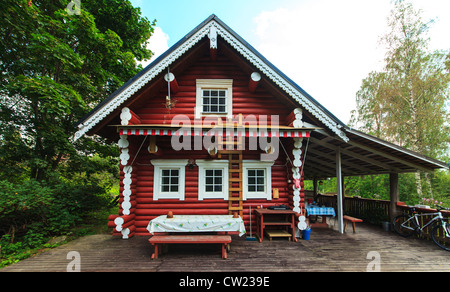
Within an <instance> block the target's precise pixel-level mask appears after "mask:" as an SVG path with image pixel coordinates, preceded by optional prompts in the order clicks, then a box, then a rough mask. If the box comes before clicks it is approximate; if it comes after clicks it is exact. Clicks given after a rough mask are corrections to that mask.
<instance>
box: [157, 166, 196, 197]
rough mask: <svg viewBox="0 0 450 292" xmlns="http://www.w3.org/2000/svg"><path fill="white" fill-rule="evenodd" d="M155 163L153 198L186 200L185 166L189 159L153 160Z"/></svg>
mask: <svg viewBox="0 0 450 292" xmlns="http://www.w3.org/2000/svg"><path fill="white" fill-rule="evenodd" d="M151 163H152V164H153V165H154V167H155V169H154V176H153V199H154V200H155V201H157V200H158V199H178V200H184V181H185V167H186V164H187V163H188V160H187V159H179V160H178V159H176V160H152V161H151Z"/></svg>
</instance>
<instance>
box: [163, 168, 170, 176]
mask: <svg viewBox="0 0 450 292" xmlns="http://www.w3.org/2000/svg"><path fill="white" fill-rule="evenodd" d="M162 176H170V170H169V169H163V171H162Z"/></svg>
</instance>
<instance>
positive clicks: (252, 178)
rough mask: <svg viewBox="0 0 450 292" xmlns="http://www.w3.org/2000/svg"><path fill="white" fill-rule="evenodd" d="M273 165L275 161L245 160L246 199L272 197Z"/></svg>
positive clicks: (244, 195) (267, 198) (244, 191)
mask: <svg viewBox="0 0 450 292" xmlns="http://www.w3.org/2000/svg"><path fill="white" fill-rule="evenodd" d="M272 165H273V162H265V161H264V162H263V161H244V163H243V178H244V188H243V197H244V200H247V199H266V200H271V199H272V170H271V168H272Z"/></svg>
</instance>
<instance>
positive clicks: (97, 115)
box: [74, 14, 348, 142]
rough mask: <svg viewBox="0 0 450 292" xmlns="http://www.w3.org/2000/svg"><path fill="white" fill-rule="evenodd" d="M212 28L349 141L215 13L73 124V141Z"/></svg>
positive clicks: (337, 125) (325, 114)
mask: <svg viewBox="0 0 450 292" xmlns="http://www.w3.org/2000/svg"><path fill="white" fill-rule="evenodd" d="M211 28H215V29H216V31H217V34H218V35H219V36H220V37H221V38H222V39H224V40H225V41H226V42H227V43H228V44H229V45H230V46H231V47H233V48H234V49H235V50H236V51H237V52H238V53H240V54H241V56H242V57H244V58H245V59H246V60H248V61H249V62H250V63H251V64H252V65H253V66H255V68H257V69H258V70H259V71H260V72H261V73H262V74H263V75H264V76H265V77H267V78H269V79H270V80H271V81H272V82H274V83H275V84H276V85H277V86H279V87H280V88H281V89H282V90H283V91H284V92H286V93H287V95H288V96H289V97H290V98H291V99H292V100H293V101H295V102H296V103H298V104H299V105H300V106H302V107H303V108H304V109H305V110H307V111H308V112H310V113H311V114H312V115H313V116H314V117H316V118H317V119H318V120H319V121H321V122H322V123H323V124H324V125H325V126H326V127H327V128H328V129H329V130H330V131H331V132H333V133H335V134H336V135H337V136H338V137H339V138H341V139H342V140H343V141H346V142H347V141H348V138H347V136H346V134H345V132H344V131H343V130H342V127H344V126H345V124H344V123H342V122H341V121H340V120H339V119H338V118H336V117H335V116H334V115H333V114H332V113H331V112H329V111H328V110H327V109H325V108H324V107H323V106H322V105H321V104H320V103H318V102H317V101H316V100H315V99H314V98H313V97H311V96H310V95H309V94H308V93H307V92H306V91H304V90H303V89H302V88H301V87H300V86H299V85H297V84H296V83H295V82H294V81H292V80H291V79H290V78H289V77H287V76H286V75H285V74H284V73H283V72H281V71H280V70H279V69H278V68H276V67H275V66H274V65H273V64H272V63H270V62H269V61H268V60H267V59H266V58H264V56H262V55H261V54H260V53H259V52H258V51H257V50H256V49H255V48H253V47H252V46H251V45H250V44H249V43H247V42H246V41H245V40H244V39H243V38H241V37H240V36H239V35H238V34H237V33H236V32H234V31H233V30H232V29H231V28H230V27H228V26H227V25H226V24H225V23H224V22H222V21H221V20H220V19H219V18H218V17H217V16H216V15H214V14H213V15H211V16H210V17H208V18H207V19H206V20H205V21H203V22H202V23H201V24H200V25H198V26H197V27H196V28H194V29H193V30H192V31H191V32H189V33H188V34H187V35H186V36H185V37H183V38H182V39H181V40H180V41H178V42H177V43H176V44H174V45H173V46H172V47H171V48H170V49H168V50H167V51H166V52H165V53H164V54H162V55H161V56H159V57H158V58H157V59H156V60H154V61H153V62H152V63H151V64H149V65H148V66H147V67H146V68H144V69H143V70H142V71H141V72H139V73H138V74H137V75H136V76H134V77H133V78H132V79H130V80H129V81H128V82H127V83H125V84H124V85H123V86H122V87H120V88H119V89H118V90H116V91H115V92H114V93H113V94H111V95H110V96H109V97H108V98H106V99H105V100H104V101H103V102H101V103H100V104H99V105H98V106H96V107H95V108H94V109H93V110H92V111H91V112H89V113H88V114H87V115H86V116H85V117H83V118H82V119H81V120H80V121H79V122H78V124H77V125H76V126H77V127H78V131H77V132H76V133H75V137H74V140H75V141H76V140H77V139H79V138H80V137H82V136H83V135H85V134H86V133H87V132H88V131H89V130H91V129H92V128H93V127H95V126H96V125H97V124H98V123H100V122H101V121H102V120H103V119H104V118H105V117H106V116H108V115H109V114H110V113H112V112H113V111H114V110H115V109H117V108H118V107H120V106H121V105H122V104H123V103H124V102H125V101H127V100H128V99H129V98H130V97H131V96H133V94H135V93H136V92H137V91H138V90H140V89H141V88H143V87H144V86H145V85H146V84H148V82H150V81H152V80H153V79H154V78H155V77H156V76H158V75H159V74H160V73H161V72H163V71H164V70H166V69H167V68H168V67H169V66H170V65H171V64H173V63H174V62H175V61H176V60H177V59H179V58H180V57H181V56H183V55H184V54H185V53H186V52H187V51H188V50H189V49H191V48H192V47H193V46H194V45H195V44H197V43H198V42H199V41H200V40H201V39H203V38H204V37H207V35H208V34H209V32H210V30H211Z"/></svg>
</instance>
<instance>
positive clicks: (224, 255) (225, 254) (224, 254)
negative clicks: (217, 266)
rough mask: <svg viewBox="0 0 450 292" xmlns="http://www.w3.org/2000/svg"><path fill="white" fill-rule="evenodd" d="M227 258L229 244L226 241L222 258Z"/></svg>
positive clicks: (223, 245)
mask: <svg viewBox="0 0 450 292" xmlns="http://www.w3.org/2000/svg"><path fill="white" fill-rule="evenodd" d="M226 258H227V244H226V243H224V244H222V259H226Z"/></svg>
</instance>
